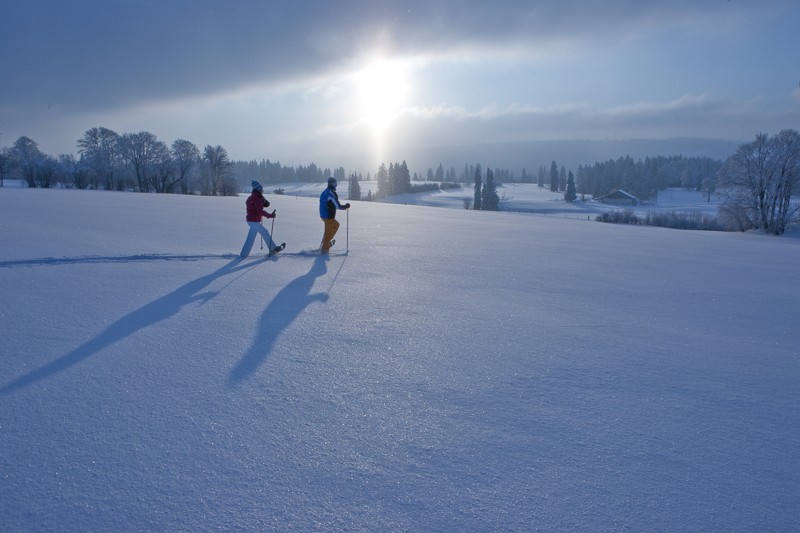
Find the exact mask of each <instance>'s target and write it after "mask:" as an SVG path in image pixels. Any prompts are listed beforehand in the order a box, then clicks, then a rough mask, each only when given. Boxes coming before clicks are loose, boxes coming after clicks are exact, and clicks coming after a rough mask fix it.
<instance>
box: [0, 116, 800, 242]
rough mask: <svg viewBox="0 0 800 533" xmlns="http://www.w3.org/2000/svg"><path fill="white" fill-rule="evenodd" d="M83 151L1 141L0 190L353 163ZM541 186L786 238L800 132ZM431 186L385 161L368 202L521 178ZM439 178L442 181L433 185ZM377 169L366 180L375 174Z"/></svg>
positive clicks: (278, 176) (278, 174)
mask: <svg viewBox="0 0 800 533" xmlns="http://www.w3.org/2000/svg"><path fill="white" fill-rule="evenodd" d="M77 147H78V157H77V158H76V157H75V156H74V155H72V154H62V155H59V156H58V157H53V156H50V155H47V154H44V153H43V152H41V150H39V147H38V144H37V143H36V142H35V141H34V140H33V139H31V138H29V137H26V136H22V137H20V138H18V139H17V140H16V141H15V142H14V144H13V145H12V146H11V147H2V146H0V186H2V185H3V181H4V180H6V179H8V178H10V177H15V178H19V179H22V180H24V181H25V182H26V183H27V184H28V186H29V187H51V186H55V185H56V184H61V185H63V186H67V187H74V188H79V189H86V188H93V189H106V190H130V191H139V192H158V193H183V194H205V195H234V194H237V193H238V192H239V191H240V190H241V189H242V188H243V187H245V186H244V185H241V184H247V183H249V181H250V180H251V179H258V180H259V181H262V183H282V182H309V181H311V182H316V181H319V182H322V181H324V180H325V179H326V178H327V177H330V176H333V177H334V178H336V179H337V180H339V181H341V182H344V181H345V169H344V168H342V167H338V168H336V169H333V170H330V169H328V168H324V169H323V168H319V167H317V165H315V164H313V163H312V164H310V165H308V166H300V167H297V168H295V167H287V166H283V165H281V164H280V163H277V162H275V163H273V162H270V161H269V160H262V161H261V162H255V161H250V162H240V161H231V160H230V157H229V156H228V153H227V151H226V150H225V148H223V147H222V146H220V145H216V146H213V145H210V144H209V145H206V146H205V147H204V148H203V150H200V149H199V148H198V147H197V146H196V145H195V144H194V143H192V142H190V141H187V140H185V139H177V140H175V141H174V142H173V143H172V144H171V145H169V146H168V145H167V144H166V143H165V142H163V141H161V140H159V139H158V138H157V137H156V136H155V135H154V134H152V133H150V132H146V131H141V132H138V133H123V134H118V133H116V132H114V131H112V130H110V129H107V128H103V127H97V128H92V129H89V130H87V131H86V132H85V133H84V135H83V137H82V138H81V139H79V140H78V141H77ZM534 177H535V180H536V182H537V183H538V185H539V186H540V187H545V186H546V184H547V182H548V181H549V187H550V190H551V191H554V192H555V191H558V192H563V193H564V198H565V200H567V201H574V200H575V199H576V198H577V195H578V194H580V195H582V196H584V197H585V196H586V195H589V196H592V197H595V196H602V195H605V194H608V193H609V192H612V191H613V190H615V189H624V190H626V191H627V192H629V193H631V194H633V195H635V196H637V197H639V198H640V199H642V200H645V201H647V200H648V199H651V198H655V195H656V192H657V191H659V190H664V189H667V188H672V187H681V188H685V189H694V190H698V191H706V192H707V193H708V194H709V197H710V195H711V193H712V192H715V191H716V192H717V193H718V194H720V195H722V197H723V199H724V202H723V205H722V207H721V209H720V213H719V215H720V218H721V219H722V222H723V223H724V224H725V225H726V226H727V227H730V228H734V229H740V230H743V231H746V230H749V229H761V230H763V231H766V232H770V233H774V234H781V233H783V232H784V231H785V229H786V226H787V225H788V224H790V223H792V222H795V221H797V220H798V201H797V200H798V198H797V197H798V186H799V185H800V183H798V182H799V181H800V134H798V132H797V131H796V130H792V129H788V130H783V131H781V132H780V133H778V134H777V135H774V136H772V137H770V136H769V135H767V134H759V135H757V136H756V138H755V140H754V141H753V142H750V143H745V144H742V145H741V146H740V147H739V149H738V150H737V151H736V152H735V153H734V154H733V155H732V156H730V157H729V158H728V159H727V160H726V161H724V162H723V161H719V160H714V159H711V158H706V157H692V158H686V157H682V156H672V157H664V156H657V157H647V158H645V159H643V160H642V159H640V160H638V161H634V160H633V158H631V157H630V156H626V157H620V158H618V159H611V160H608V161H605V162H597V163H594V164H593V165H579V166H578V168H577V174H573V172H572V171H567V170H566V169H565V168H564V167H563V166H561V167H559V166H558V165H557V163H556V162H555V161H553V162H552V163H551V165H550V168H549V171H548V169H547V167H546V166H541V167H540V168H539V170H538V172H537V173H535V175H534V174H527V172H526V171H524V170H523V176H522V178H523V181H524V182H528V181H529V182H533V181H534ZM426 178H427V180H428V182H427V183H424V184H418V183H415V182H418V181H422V175H421V174H418V173H416V172H415V173H414V175H413V177H412V176H411V175H410V171H409V168H408V165H407V163H406V162H405V161H403V162H402V163H391V164H390V165H389V166H388V167H387V166H386V165H385V164H381V165H380V167H379V168H378V171H377V173H376V181H377V184H378V186H377V191H376V194H375V195H372V194H371V192H370V194H369V195H368V196H367V197H366V198H363V199H367V200H372V199H380V198H384V197H386V196H392V195H396V194H403V193H409V192H419V191H423V190H428V189H429V188H431V187H436V188H439V187H443V186H444V187H446V186H448V184H451V185H452V186H458V185H455V184H463V183H470V182H471V183H472V184H473V194H472V195H471V196H470V197H468V198H465V207H466V208H470V207H472V208H473V209H482V210H496V209H499V203H500V198H499V197H498V195H497V187H498V186H499V185H500V184H502V183H503V182H505V181H509V182H511V181H516V180H515V177H514V175H513V173H512V172H510V171H508V170H507V169H499V168H498V169H494V170H492V169H489V168H487V169H486V172H485V173H484V172H483V171H482V169H481V165H480V164H476V165H469V164H465V166H464V171H463V172H462V173H461V174H460V175H457V173H456V171H455V168H453V167H451V168H450V169H449V170H445V169H444V168H443V166H442V165H441V164H439V167H438V168H437V169H436V170H435V171H434V170H433V169H428V173H427V175H426ZM431 178H433V181H431ZM369 179H370V177H369V175H368V176H367V180H369ZM362 180H363V177H362V176H361V175H360V174H358V173H354V174H351V175H350V177H349V178H348V181H349V192H350V198H352V199H362V195H361V191H360V186H359V185H358V182H359V181H362Z"/></svg>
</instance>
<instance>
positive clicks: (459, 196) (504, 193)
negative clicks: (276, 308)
mask: <svg viewBox="0 0 800 533" xmlns="http://www.w3.org/2000/svg"><path fill="white" fill-rule="evenodd" d="M359 186H360V187H361V192H362V195H363V196H366V195H367V193H368V192H372V193H373V194H375V191H376V190H377V182H375V181H363V182H360V183H359ZM275 189H283V192H284V194H285V195H287V196H303V197H309V198H313V197H318V196H319V192H320V191H319V189H320V185H319V184H318V183H287V184H281V185H274V186H269V187H268V188H267V192H272V191H274V190H275ZM339 189H340V190H339V194H340V196H342V197H343V198H344V197H346V196H347V184H346V183H342V184H340V186H339ZM497 193H498V195H499V196H500V198H501V202H500V205H501V207H500V208H501V210H502V211H514V212H519V213H530V214H537V215H545V216H560V217H565V218H582V219H586V218H587V217H589V218H591V219H592V220H594V218H595V216H596V215H598V214H600V213H603V212H607V211H616V210H624V209H631V210H633V211H634V212H635V213H636V214H637V215H644V214H646V213H647V212H652V211H662V212H663V211H679V212H681V213H701V214H706V215H710V216H715V215H716V212H717V207H718V206H719V203H720V200H719V198H717V197H716V196H712V197H711V201H709V199H708V198H707V196H706V194H705V193H702V192H698V191H687V190H683V189H670V190H666V191H660V192H659V193H658V199H657V201H656V203H655V204H654V205H641V206H636V207H628V206H614V205H608V204H603V203H600V202H594V201H592V199H591V197H587V198H586V199H585V200H582V199H581V197H580V195H579V196H578V200H576V201H575V202H566V201H565V200H564V193H561V192H551V191H550V190H549V189H546V188H542V187H539V186H538V185H535V184H531V183H506V184H503V185H501V186H500V187H498V189H497ZM473 194H474V193H473V189H472V187H471V186H468V185H464V186H462V187H461V188H460V189H458V188H457V189H447V190H442V191H438V192H425V193H415V194H399V195H396V196H391V197H389V198H385V199H384V200H383V201H384V202H387V203H393V204H407V205H408V204H410V205H421V206H428V207H448V208H454V209H464V199H465V198H470V199H471V198H472V196H473Z"/></svg>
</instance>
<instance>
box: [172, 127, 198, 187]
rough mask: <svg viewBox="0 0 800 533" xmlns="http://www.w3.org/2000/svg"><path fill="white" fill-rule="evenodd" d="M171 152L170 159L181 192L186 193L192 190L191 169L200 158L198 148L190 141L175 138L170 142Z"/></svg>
mask: <svg viewBox="0 0 800 533" xmlns="http://www.w3.org/2000/svg"><path fill="white" fill-rule="evenodd" d="M171 153H172V161H173V162H174V164H175V169H176V171H177V173H178V175H177V177H178V183H179V184H180V189H181V193H183V194H188V193H190V192H192V183H191V176H192V169H193V168H195V166H196V165H197V162H198V161H199V160H200V150H199V149H198V148H197V146H195V144H194V143H192V142H190V141H187V140H184V139H177V140H176V141H175V142H173V143H172V152H171Z"/></svg>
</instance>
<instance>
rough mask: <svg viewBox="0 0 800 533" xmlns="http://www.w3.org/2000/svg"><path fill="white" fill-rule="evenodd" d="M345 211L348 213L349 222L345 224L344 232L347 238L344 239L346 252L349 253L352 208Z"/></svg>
mask: <svg viewBox="0 0 800 533" xmlns="http://www.w3.org/2000/svg"><path fill="white" fill-rule="evenodd" d="M345 212H346V213H347V217H346V220H347V224H345V227H344V234H345V240H344V242H345V250H344V251H345V253H347V254H349V253H350V210H349V209H347V210H346V211H345Z"/></svg>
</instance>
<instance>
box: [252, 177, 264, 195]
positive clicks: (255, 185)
mask: <svg viewBox="0 0 800 533" xmlns="http://www.w3.org/2000/svg"><path fill="white" fill-rule="evenodd" d="M250 186H251V187H252V188H253V190H254V191H258V192H261V191H263V190H264V187H262V186H261V184H260V183H259V182H257V181H256V180H253V181H251V182H250Z"/></svg>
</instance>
